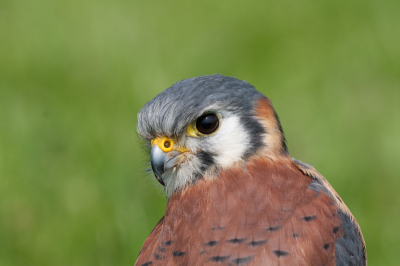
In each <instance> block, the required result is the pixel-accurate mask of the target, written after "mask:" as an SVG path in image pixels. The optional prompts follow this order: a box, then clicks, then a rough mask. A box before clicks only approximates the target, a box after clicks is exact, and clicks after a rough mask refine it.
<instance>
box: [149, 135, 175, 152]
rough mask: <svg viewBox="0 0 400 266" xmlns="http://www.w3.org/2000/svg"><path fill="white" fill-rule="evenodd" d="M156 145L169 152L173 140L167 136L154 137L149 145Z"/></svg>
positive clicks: (172, 145)
mask: <svg viewBox="0 0 400 266" xmlns="http://www.w3.org/2000/svg"><path fill="white" fill-rule="evenodd" d="M153 145H157V146H158V147H159V148H160V149H161V150H162V151H163V152H170V151H172V149H173V147H174V141H173V140H172V139H170V138H167V137H162V138H155V139H153V140H152V141H151V146H153Z"/></svg>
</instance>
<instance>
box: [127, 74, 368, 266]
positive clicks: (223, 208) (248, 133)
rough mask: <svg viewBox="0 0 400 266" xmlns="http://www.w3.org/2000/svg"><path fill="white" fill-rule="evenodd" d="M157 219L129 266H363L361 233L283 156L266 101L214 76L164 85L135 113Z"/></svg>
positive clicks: (308, 169) (300, 166)
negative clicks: (157, 200)
mask: <svg viewBox="0 0 400 266" xmlns="http://www.w3.org/2000/svg"><path fill="white" fill-rule="evenodd" d="M137 129H138V132H139V135H140V137H141V138H142V139H143V140H144V142H145V143H146V145H147V147H148V149H149V152H150V157H151V166H152V169H153V172H154V175H155V177H156V178H157V180H158V181H159V182H160V183H161V184H162V185H163V188H164V191H165V194H166V196H167V198H168V203H167V207H166V211H165V216H164V217H163V218H162V219H161V220H160V221H159V222H158V224H157V225H156V226H155V228H154V229H153V231H152V232H151V233H150V235H149V236H148V238H147V239H146V241H145V242H144V244H143V247H142V249H141V251H140V253H139V257H138V258H137V261H136V264H135V265H137V266H149V265H152V266H154V265H210V266H211V265H298V266H303V265H304V266H305V265H308V266H315V265H321V266H322V265H326V266H328V265H367V256H366V248H365V242H364V239H363V236H362V234H361V230H360V227H359V226H358V224H357V222H356V220H355V218H354V217H353V215H352V214H351V213H350V211H349V209H348V208H347V206H346V205H345V204H344V202H343V201H342V199H341V198H340V197H339V195H338V194H337V193H336V191H335V190H334V189H333V188H332V186H331V185H330V184H329V183H328V181H327V180H326V179H325V178H324V177H323V176H322V175H321V174H320V173H318V172H317V171H316V170H315V169H314V168H313V167H312V166H311V165H309V164H305V163H302V162H300V161H298V160H295V159H292V158H291V157H290V156H289V152H288V148H287V146H286V141H285V138H284V135H283V131H282V127H281V124H280V122H279V119H278V116H277V114H276V112H275V110H274V109H273V107H272V104H271V101H270V100H269V98H267V97H266V96H264V95H263V94H261V93H260V92H258V91H257V90H256V89H255V88H254V87H253V86H252V85H250V84H248V83H246V82H244V81H240V80H237V79H235V78H232V77H225V76H221V75H218V74H216V75H210V76H200V77H195V78H190V79H186V80H183V81H180V82H177V83H175V84H173V85H172V86H171V87H170V88H168V89H166V90H165V91H163V92H161V93H160V94H159V95H158V96H156V97H155V98H154V99H152V100H151V101H150V102H148V103H147V104H146V105H145V106H144V107H143V108H142V109H141V111H140V112H139V114H138V126H137Z"/></svg>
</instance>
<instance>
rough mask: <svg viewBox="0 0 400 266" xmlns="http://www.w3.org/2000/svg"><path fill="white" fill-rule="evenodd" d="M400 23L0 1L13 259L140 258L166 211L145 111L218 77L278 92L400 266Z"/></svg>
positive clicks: (245, 5)
mask: <svg viewBox="0 0 400 266" xmlns="http://www.w3.org/2000/svg"><path fill="white" fill-rule="evenodd" d="M399 14H400V2H399V1H391V2H389V1H387V2H386V1H385V2H384V1H375V2H373V1H350V2H348V1H318V2H317V1H313V2H308V1H305V2H304V1H302V2H301V3H298V2H296V3H295V2H290V1H283V2H282V1H270V2H267V1H266V2H261V1H197V2H195V3H193V2H192V3H188V2H175V1H172V2H171V1H157V2H156V1H124V0H117V1H102V0H96V1H94V0H93V1H90V0H89V1H86V0H85V1H82V0H79V1H78V0H73V1H46V0H35V1H17V0H14V1H0V265H41V266H45V265H133V264H134V262H135V260H136V257H137V254H138V252H139V250H140V247H141V245H142V244H143V242H144V240H145V238H146V237H147V235H148V234H149V233H150V231H151V229H152V228H153V226H154V225H155V224H156V223H157V222H158V220H159V219H160V218H161V217H162V216H163V213H164V209H165V205H166V199H165V198H164V196H163V194H162V191H161V189H160V186H159V185H158V184H157V182H154V181H152V179H151V175H150V174H146V173H145V169H146V168H147V163H146V160H147V158H146V157H145V153H144V151H142V150H141V148H140V145H139V143H138V138H137V136H136V114H137V112H138V111H139V109H140V108H141V106H143V105H144V104H145V103H146V102H147V101H149V100H150V99H151V98H153V97H154V96H156V95H157V94H158V93H160V92H161V91H162V90H164V89H165V88H167V87H169V86H170V85H172V84H173V83H174V82H176V81H179V80H181V79H184V78H189V77H193V76H199V75H206V74H214V73H220V74H223V75H227V76H235V77H237V78H239V79H244V80H246V81H248V82H250V83H251V84H253V85H255V86H256V88H257V89H258V90H260V91H262V92H263V93H264V94H265V95H267V96H269V97H270V98H271V99H272V101H273V103H274V105H275V108H276V110H277V112H278V114H279V115H280V118H281V122H282V124H283V127H284V130H285V133H286V137H287V140H288V144H289V150H290V152H291V155H292V156H293V157H296V158H298V159H300V160H302V161H304V162H307V163H310V164H312V165H314V166H315V167H316V168H317V169H318V170H319V171H320V172H321V173H322V174H323V175H324V176H325V177H326V178H327V179H328V180H329V182H330V183H331V184H332V185H333V187H334V188H335V189H336V190H337V191H338V193H339V194H340V195H341V196H342V198H343V199H344V200H345V202H346V203H347V205H348V207H349V208H350V209H351V211H352V212H353V214H354V215H355V217H356V218H357V220H358V222H359V224H360V226H361V228H362V231H363V233H364V237H365V240H366V243H367V250H368V257H369V263H370V265H398V253H399V248H400V244H399V243H400V230H399V225H400V162H399V159H400V30H399V26H400V15H399Z"/></svg>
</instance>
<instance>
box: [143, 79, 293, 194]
mask: <svg viewBox="0 0 400 266" xmlns="http://www.w3.org/2000/svg"><path fill="white" fill-rule="evenodd" d="M266 112H267V113H266ZM268 112H271V114H272V116H270V117H262V116H269V115H268ZM137 129H138V132H139V135H140V136H141V138H142V139H143V140H144V141H145V142H146V143H147V144H148V147H149V149H151V161H152V168H153V171H154V173H155V175H156V178H157V179H158V180H159V181H160V183H161V184H163V185H164V186H165V191H166V193H167V195H168V196H169V195H171V194H172V193H173V192H174V191H176V190H178V189H181V188H183V187H184V186H187V185H190V184H192V183H194V182H196V181H197V180H198V179H200V178H203V177H204V176H207V177H215V176H217V174H218V172H219V171H220V170H223V169H226V168H229V167H231V166H232V165H234V164H244V163H246V161H247V160H248V159H249V158H250V157H251V156H254V155H256V154H260V151H262V150H265V151H270V152H271V153H286V152H287V150H286V145H285V142H284V137H283V133H282V129H281V127H280V124H279V120H278V118H277V116H276V113H275V111H273V108H272V105H271V104H270V101H269V99H268V98H266V97H265V96H264V95H263V94H261V93H260V92H258V91H257V90H256V89H255V88H254V87H253V86H252V85H250V84H248V83H246V82H244V81H240V80H237V79H235V78H231V77H225V76H221V75H217V74H216V75H210V76H200V77H195V78H190V79H186V80H182V81H180V82H177V83H175V84H174V85H172V86H171V87H169V88H168V89H166V90H164V91H163V92H161V93H160V94H159V95H157V96H156V97H155V98H154V99H152V100H151V101H149V102H148V103H147V104H146V105H145V106H144V107H143V108H142V110H140V112H139V114H138V127H137ZM275 135H279V136H277V138H278V140H275V138H271V137H274V136H275ZM276 141H278V142H279V144H274V143H272V142H276ZM268 142H271V143H268ZM277 145H278V146H279V148H278V149H277V150H276V151H275V148H274V146H277Z"/></svg>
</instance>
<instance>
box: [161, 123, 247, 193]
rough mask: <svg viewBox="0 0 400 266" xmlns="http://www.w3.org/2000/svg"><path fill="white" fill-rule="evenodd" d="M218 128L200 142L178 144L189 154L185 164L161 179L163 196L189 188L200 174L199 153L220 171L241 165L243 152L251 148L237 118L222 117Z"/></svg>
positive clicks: (197, 139) (188, 139)
mask: <svg viewBox="0 0 400 266" xmlns="http://www.w3.org/2000/svg"><path fill="white" fill-rule="evenodd" d="M220 123H221V124H220V128H219V129H218V131H217V132H215V133H214V134H212V135H209V136H204V137H201V138H191V137H183V136H182V138H181V139H180V141H179V142H180V143H184V146H185V147H186V148H188V149H190V150H192V152H193V154H187V155H186V156H187V158H186V160H184V162H182V163H181V164H179V166H178V167H176V168H174V169H172V170H170V171H168V172H166V173H165V174H164V175H163V181H164V183H165V187H164V190H165V193H166V194H167V196H168V197H169V196H171V194H172V193H173V192H174V191H176V190H178V189H181V188H183V187H185V186H186V185H188V184H190V183H191V182H192V181H193V180H194V179H195V176H196V174H200V175H202V174H204V173H201V169H202V166H203V164H202V161H201V159H200V158H199V157H198V156H197V154H198V153H199V152H200V151H204V152H206V153H209V154H212V157H213V159H214V165H215V166H216V167H219V168H228V167H231V166H232V165H233V164H235V163H237V162H240V161H242V160H243V159H242V158H243V155H244V154H245V152H246V148H247V147H249V146H250V136H249V134H248V133H247V132H246V130H245V129H244V128H243V126H242V125H241V123H240V117H238V116H230V117H225V118H223V119H222V120H221V121H220Z"/></svg>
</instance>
